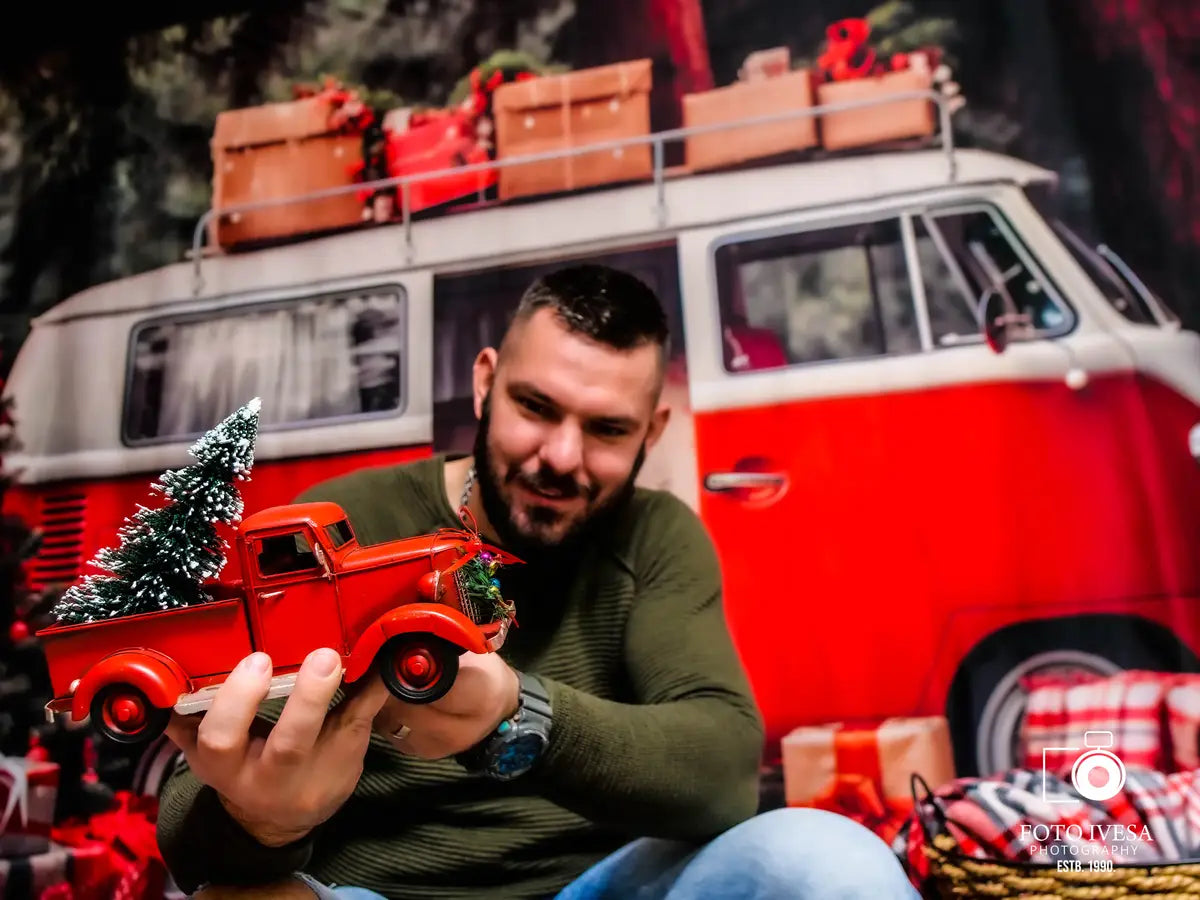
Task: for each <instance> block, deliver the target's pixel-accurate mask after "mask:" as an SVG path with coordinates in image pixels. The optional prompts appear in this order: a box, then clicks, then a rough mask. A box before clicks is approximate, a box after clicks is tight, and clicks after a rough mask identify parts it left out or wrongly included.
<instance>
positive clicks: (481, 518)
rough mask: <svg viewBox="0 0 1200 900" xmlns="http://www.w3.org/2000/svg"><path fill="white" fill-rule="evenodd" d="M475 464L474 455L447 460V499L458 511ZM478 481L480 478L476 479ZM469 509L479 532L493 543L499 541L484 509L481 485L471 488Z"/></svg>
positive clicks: (445, 475) (468, 499) (445, 473)
mask: <svg viewBox="0 0 1200 900" xmlns="http://www.w3.org/2000/svg"><path fill="white" fill-rule="evenodd" d="M474 465H475V458H474V457H472V456H464V457H463V458H462V459H451V460H447V461H446V465H445V471H444V477H445V482H446V500H447V501H448V502H449V503H450V508H451V509H453V510H455V511H456V512H457V511H458V508H459V507H460V506H461V505H462V503H461V501H462V495H463V488H464V487H466V484H467V474H468V473H469V472H470V471H471V470H472V468H473V467H474ZM476 480H477V481H478V479H476ZM467 509H469V510H470V511H471V515H472V516H474V517H475V524H476V525H477V526H478V527H479V533H480V535H482V536H483V537H484V538H486V539H487V540H488V541H489V542H491V543H493V544H494V543H498V541H499V538H498V536H497V535H496V530H495V529H494V528H492V523H491V522H490V521H488V517H487V513H485V512H484V511H483V501H482V500H481V499H480V498H479V486H478V484H476V485H475V486H474V487H472V489H471V495H470V497H468V498H467Z"/></svg>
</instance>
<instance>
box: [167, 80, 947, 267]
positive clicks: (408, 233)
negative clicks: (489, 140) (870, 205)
mask: <svg viewBox="0 0 1200 900" xmlns="http://www.w3.org/2000/svg"><path fill="white" fill-rule="evenodd" d="M913 100H928V101H930V102H931V103H934V104H935V105H936V106H937V108H938V123H939V124H938V129H937V133H938V136H940V139H939V137H938V136H935V137H932V138H930V139H929V140H925V141H922V142H920V144H919V147H918V149H922V150H926V149H929V147H930V146H940V148H941V150H942V155H943V157H944V159H945V163H946V181H947V183H948V184H949V183H953V182H954V181H955V180H956V179H957V177H958V164H957V160H956V157H955V145H954V133H953V129H952V127H951V123H950V115H951V109H950V103H951V98H950V97H947V96H946V95H945V94H943V93H941V92H940V91H937V90H932V89H931V90H924V91H904V92H897V93H894V94H887V95H885V96H880V97H871V98H868V99H865V100H852V101H845V102H841V103H829V104H824V105H813V106H809V107H806V108H805V109H797V110H789V111H787V112H784V113H777V114H773V115H769V116H757V117H753V118H747V119H737V120H734V121H731V122H720V123H717V124H713V125H693V126H691V127H684V128H672V129H669V130H667V131H658V132H651V133H649V134H641V135H637V136H635V137H631V138H624V139H621V140H616V141H604V142H597V143H589V144H582V145H580V146H578V147H571V148H568V149H563V150H554V151H550V152H547V153H531V154H526V155H523V156H512V157H504V158H500V159H492V160H488V161H487V162H481V163H472V164H469V165H464V166H455V167H453V168H444V169H437V170H434V171H430V172H419V173H416V174H412V175H398V176H395V177H391V178H382V179H378V180H375V181H366V182H354V183H353V184H346V185H338V186H337V187H333V188H325V189H323V190H319V191H312V192H309V193H306V194H296V195H294V196H291V197H281V198H278V199H274V200H260V201H257V202H253V203H242V204H237V205H231V206H225V207H222V208H221V209H216V208H214V207H211V206H210V207H209V209H208V210H207V211H206V212H205V213H204V214H203V215H201V216H200V218H199V220H198V221H197V222H196V226H195V228H194V230H193V232H192V247H191V250H190V251H189V252H188V253H187V254H186V255H187V258H188V259H190V260H191V262H192V264H193V266H194V268H195V276H196V278H197V279H199V278H200V277H201V272H200V269H201V264H202V262H203V260H204V259H205V258H207V257H211V256H216V255H220V254H222V253H223V252H224V251H223V250H222V249H221V248H219V247H215V246H211V245H209V246H206V244H205V240H204V238H205V235H206V234H207V233H208V232H209V230H210V227H211V224H212V221H213V219H214V218H216V217H218V216H234V215H238V214H240V213H246V212H254V211H257V210H263V209H273V208H276V207H282V206H289V205H292V204H298V203H307V202H311V201H314V200H322V199H326V198H329V197H338V196H342V195H344V194H348V193H352V192H359V191H367V192H374V191H378V190H383V189H387V188H395V189H396V190H397V193H398V194H399V197H400V203H399V210H398V212H399V219H398V220H395V221H391V222H388V223H386V224H388V225H396V224H399V225H402V226H403V228H404V231H405V242H406V244H407V245H408V246H410V247H411V246H412V226H413V213H412V203H411V192H412V186H413V185H415V184H419V183H421V182H423V181H432V180H434V179H438V178H444V177H446V176H447V175H449V174H454V175H469V174H474V173H476V172H479V173H483V172H490V171H493V170H499V169H503V168H505V167H507V166H517V165H525V164H528V163H536V162H553V161H556V160H562V159H568V158H571V157H576V156H583V155H585V154H589V153H596V152H599V151H604V150H617V149H623V148H626V147H642V146H645V145H647V144H649V145H650V147H651V149H652V155H653V172H652V176H651V177H652V181H651V183H653V185H654V187H655V193H656V200H655V205H656V208H657V210H658V221H659V223H660V225H665V224H666V221H667V209H666V181H667V179H668V178H673V177H681V176H682V177H686V176H688V175H691V174H704V175H720V174H722V170H712V171H707V170H706V171H705V172H703V173H693V172H692V171H691V170H689V169H688V168H687V167H686V166H680V167H674V168H670V169H669V168H668V167H667V165H666V150H665V147H666V145H667V144H668V143H670V142H674V141H682V140H686V139H687V138H689V137H694V136H697V135H702V134H711V133H714V132H721V131H734V130H737V129H742V128H750V127H755V126H759V125H774V124H779V123H783V122H791V121H795V120H797V119H806V118H812V117H815V116H822V115H827V114H830V113H836V112H847V111H851V110H856V109H865V108H869V107H875V106H885V105H890V104H893V103H903V102H911V101H913ZM885 147H886V148H887V149H889V150H898V149H900V148H896V147H895V146H890V145H886V144H879V145H871V146H869V147H857V148H854V149H853V150H845V151H834V152H831V151H819V152H821V153H822V155H821V157H820V158H822V159H830V158H841V157H849V156H854V155H859V154H861V153H862V152H863V151H864V150H869V149H875V150H876V151H878V150H880V149H883V148H885ZM907 149H909V148H907V147H906V148H904V150H907ZM904 150H901V151H900V152H904ZM769 163H770V161H769V160H768V161H764V162H763V163H762V164H769ZM747 165H753V161H749V162H748V164H747ZM745 167H746V166H740V167H738V168H745ZM731 169H732V167H731ZM616 186H617V185H612V186H610V187H616ZM620 186H628V185H627V184H626V183H622V184H621V185H620ZM598 189H600V190H603V189H604V186H601V187H600V188H598ZM588 190H589V191H591V190H596V189H592V188H589V189H588ZM522 199H530V200H532V201H533V202H537V199H538V198H536V197H533V198H522ZM501 202H503V201H493V202H491V203H488V202H487V201H485V200H483V198H482V196H481V201H480V203H479V204H473V205H471V206H469V207H468V208H479V207H480V206H492V205H495V204H498V203H501ZM316 236H318V234H317V233H315V232H311V233H304V234H299V235H296V236H295V237H294V238H292V239H291V240H284V241H282V243H292V242H298V241H304V240H308V239H311V238H313V237H316Z"/></svg>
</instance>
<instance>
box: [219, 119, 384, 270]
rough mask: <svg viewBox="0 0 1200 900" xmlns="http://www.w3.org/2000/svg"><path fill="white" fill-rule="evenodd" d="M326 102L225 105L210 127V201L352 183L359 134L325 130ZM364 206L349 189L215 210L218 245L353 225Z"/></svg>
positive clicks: (230, 202) (225, 203)
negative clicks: (245, 208) (234, 209)
mask: <svg viewBox="0 0 1200 900" xmlns="http://www.w3.org/2000/svg"><path fill="white" fill-rule="evenodd" d="M329 113H330V106H329V104H328V102H326V101H324V100H322V99H320V98H316V97H311V98H305V99H303V100H296V101H292V102H290V103H271V104H267V105H265V106H257V107H249V108H246V109H234V110H228V111H226V112H222V113H220V114H218V116H217V121H216V126H215V128H214V129H213V137H212V142H211V146H212V157H213V208H214V209H216V210H218V211H220V210H222V209H226V208H228V207H231V206H237V205H240V204H243V203H257V202H261V201H267V200H279V199H284V198H288V197H300V196H302V195H304V194H309V193H312V192H315V191H321V190H326V189H328V188H332V187H338V186H341V185H348V184H352V183H353V179H352V178H351V176H350V174H349V168H350V166H352V165H353V164H355V163H357V162H360V161H361V160H362V138H361V137H359V136H358V135H356V134H334V133H331V132H330V130H329V125H328V122H329ZM362 213H363V206H362V203H361V201H360V200H359V199H358V197H357V196H356V194H355V192H354V191H348V192H347V193H345V194H343V195H339V196H335V197H327V198H324V199H321V200H306V201H303V202H297V203H288V204H284V205H281V206H275V207H269V208H267V209H262V210H253V211H249V212H241V213H232V214H230V215H229V216H219V217H214V221H213V225H212V228H211V231H212V236H213V240H214V242H215V243H217V244H218V245H220V246H222V247H231V246H236V245H238V244H244V243H249V242H254V241H263V240H271V239H275V238H282V237H288V236H291V235H295V234H302V233H306V232H319V231H326V230H331V229H336V228H343V227H346V226H349V225H355V224H357V223H359V222H361V221H362V218H363V216H362Z"/></svg>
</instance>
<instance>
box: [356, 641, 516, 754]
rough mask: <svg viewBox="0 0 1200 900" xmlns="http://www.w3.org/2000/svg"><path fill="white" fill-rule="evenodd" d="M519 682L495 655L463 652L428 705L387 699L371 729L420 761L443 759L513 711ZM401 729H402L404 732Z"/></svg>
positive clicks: (465, 747) (471, 744)
mask: <svg viewBox="0 0 1200 900" xmlns="http://www.w3.org/2000/svg"><path fill="white" fill-rule="evenodd" d="M520 694H521V683H520V680H519V679H518V678H517V673H516V672H515V671H513V670H512V669H511V668H510V667H509V665H508V663H506V662H505V661H504V660H503V659H501V658H500V656H499V654H496V653H464V654H463V655H462V656H461V657H460V658H459V668H458V678H456V679H455V681H454V686H453V687H452V688H450V690H449V691H448V692H447V693H446V696H445V697H443V698H442V699H440V700H436V701H434V702H433V703H424V704H410V703H403V702H401V701H400V700H396V699H391V698H390V695H389V699H388V700H387V702H386V703H385V705H384V707H383V709H382V710H381V711H380V713H379V715H378V716H377V717H376V719H375V729H376V730H377V731H378V732H380V733H381V734H384V735H387V736H388V737H389V738H391V741H392V743H393V744H394V745H395V747H396V748H397V749H398V750H400V751H402V752H404V753H407V754H409V755H411V756H419V757H421V758H423V759H443V758H445V757H448V756H454V755H455V754H458V753H462V752H463V751H464V750H469V749H470V748H471V747H474V746H475V745H476V744H478V743H479V742H480V741H481V740H483V739H484V738H485V737H487V735H489V734H490V733H491V732H492V731H493V730H494V729H495V727H496V726H497V725H499V724H500V723H501V722H502V721H504V720H505V719H507V718H508V717H509V716H511V715H513V713H515V712H516V711H517V705H518V703H519V701H520ZM406 729H407V730H406Z"/></svg>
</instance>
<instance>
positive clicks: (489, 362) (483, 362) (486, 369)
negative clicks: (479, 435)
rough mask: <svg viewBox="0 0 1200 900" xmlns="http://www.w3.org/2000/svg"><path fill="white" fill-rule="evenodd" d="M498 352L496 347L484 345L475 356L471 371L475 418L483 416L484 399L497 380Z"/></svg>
mask: <svg viewBox="0 0 1200 900" xmlns="http://www.w3.org/2000/svg"><path fill="white" fill-rule="evenodd" d="M497 358H498V354H497V353H496V348H495V347H484V348H483V349H482V350H480V351H479V355H478V356H476V357H475V367H474V369H473V370H472V372H471V381H472V388H473V390H474V394H475V418H476V419H480V418H482V417H483V401H484V398H486V397H487V395H488V394H490V393H491V391H492V385H493V384H494V383H495V381H496V360H497Z"/></svg>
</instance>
